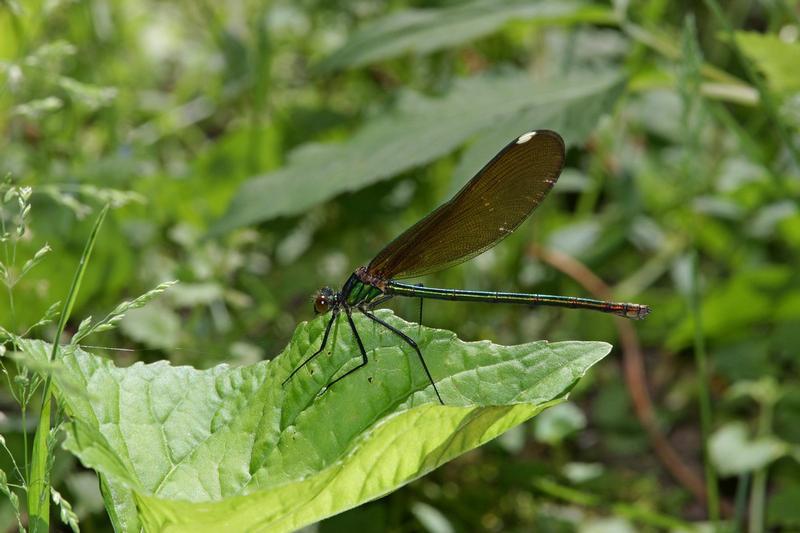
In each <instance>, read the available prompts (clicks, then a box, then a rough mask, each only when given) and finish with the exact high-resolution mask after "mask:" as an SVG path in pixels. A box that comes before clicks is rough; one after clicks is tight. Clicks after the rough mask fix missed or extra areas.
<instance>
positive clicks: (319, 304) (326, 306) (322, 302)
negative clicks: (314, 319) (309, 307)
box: [314, 293, 331, 315]
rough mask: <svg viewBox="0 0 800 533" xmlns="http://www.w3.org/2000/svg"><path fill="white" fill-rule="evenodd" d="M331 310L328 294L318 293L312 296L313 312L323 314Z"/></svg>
mask: <svg viewBox="0 0 800 533" xmlns="http://www.w3.org/2000/svg"><path fill="white" fill-rule="evenodd" d="M330 310H331V301H330V299H329V298H328V295H326V294H322V293H319V294H317V295H316V296H315V297H314V312H315V313H317V314H318V315H323V314H325V313H327V312H328V311H330Z"/></svg>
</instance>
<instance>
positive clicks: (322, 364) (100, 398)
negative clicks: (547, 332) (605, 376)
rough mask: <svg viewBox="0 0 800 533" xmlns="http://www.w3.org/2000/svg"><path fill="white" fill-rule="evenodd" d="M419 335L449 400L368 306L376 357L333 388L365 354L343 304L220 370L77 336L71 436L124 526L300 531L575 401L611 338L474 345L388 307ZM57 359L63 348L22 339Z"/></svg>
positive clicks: (67, 397)
mask: <svg viewBox="0 0 800 533" xmlns="http://www.w3.org/2000/svg"><path fill="white" fill-rule="evenodd" d="M379 313H380V316H381V318H383V319H384V320H387V321H389V322H390V323H391V324H392V325H394V326H396V327H398V328H400V329H401V330H402V331H404V332H405V333H406V334H408V335H410V336H412V337H414V338H416V339H417V340H418V343H419V345H420V347H421V349H422V350H423V353H424V354H425V357H426V361H427V362H428V365H429V367H430V369H431V372H432V374H433V376H434V378H435V379H436V381H437V386H438V387H439V390H440V391H441V393H442V396H443V398H444V400H445V402H446V403H447V405H445V406H441V405H439V404H438V402H437V400H436V397H435V395H434V393H433V390H432V388H431V386H430V384H429V383H428V381H427V379H426V378H425V375H424V373H423V371H422V368H421V366H420V363H419V361H418V359H417V358H416V355H415V354H414V352H412V351H411V350H410V349H408V347H407V346H405V345H403V344H402V343H401V342H400V341H399V340H398V339H397V338H396V337H395V336H394V334H392V333H391V332H389V331H388V330H385V329H384V328H381V327H376V326H375V325H374V324H373V323H372V322H370V321H369V320H368V319H366V317H364V316H362V315H361V314H360V313H356V316H354V319H355V320H356V323H357V326H358V328H359V331H360V333H361V335H362V338H363V341H364V344H365V346H366V347H367V350H368V353H369V358H370V363H369V365H368V366H366V367H365V368H363V369H361V370H359V371H358V372H356V373H355V374H353V375H352V376H349V377H348V378H346V379H345V380H343V381H341V382H339V383H337V384H336V385H335V386H334V387H332V388H331V389H330V390H328V391H327V392H325V393H324V394H322V395H320V394H319V393H320V391H321V390H322V388H323V387H324V385H325V384H326V383H328V382H329V381H330V380H331V378H332V377H334V376H336V375H340V374H341V373H342V372H343V371H344V370H346V369H347V368H351V367H352V366H353V365H355V364H356V363H357V362H358V361H359V360H360V358H359V356H358V355H357V350H356V349H355V346H356V345H355V342H354V339H353V337H352V334H351V333H350V330H349V328H348V327H347V324H346V321H345V320H344V318H343V317H340V319H339V321H338V322H337V324H336V325H335V326H334V329H333V330H332V333H331V338H330V340H329V349H326V351H325V352H323V353H322V354H321V355H320V357H319V358H318V359H317V360H315V361H314V362H313V363H311V364H310V365H309V366H308V367H307V368H305V369H303V370H301V371H300V372H299V373H297V374H296V375H295V376H294V378H293V379H292V380H291V381H289V382H288V383H287V384H286V386H281V383H282V382H283V380H284V379H285V378H286V377H287V376H288V375H289V373H290V371H291V370H292V369H293V368H294V367H295V365H297V364H298V362H300V361H301V360H303V359H304V358H305V357H307V356H308V355H309V354H311V353H313V352H314V351H315V349H316V348H317V347H318V346H319V343H320V341H321V337H322V333H323V330H324V327H325V323H326V320H327V317H320V318H318V319H317V320H314V321H312V322H308V323H303V324H301V325H300V326H298V328H297V329H296V331H295V333H294V335H293V337H292V340H291V342H290V344H289V346H288V347H287V348H286V350H285V351H284V352H283V353H282V354H281V355H279V356H278V357H276V358H275V359H273V360H272V361H268V362H261V363H258V364H255V365H252V366H248V367H239V368H233V367H230V366H228V365H220V366H217V367H214V368H211V369H208V370H197V369H194V368H190V367H185V366H184V367H173V366H170V365H169V364H168V363H166V362H159V363H155V364H149V365H145V364H141V363H137V364H135V365H133V366H131V367H128V368H118V367H116V366H115V365H114V364H113V363H112V362H111V361H109V360H106V359H104V358H102V357H98V356H95V355H92V354H89V353H86V352H84V351H82V350H80V349H78V348H76V347H74V346H73V347H64V349H63V352H64V354H65V355H64V359H63V362H64V365H65V367H66V370H65V371H64V372H63V375H61V376H60V377H59V378H58V379H61V378H68V379H69V380H70V381H72V382H74V381H79V382H80V383H82V384H83V385H84V386H83V388H82V389H80V390H78V389H76V388H75V387H69V388H64V389H63V390H61V391H59V392H60V397H61V399H62V400H63V404H64V405H65V406H66V409H67V412H68V414H69V415H70V417H71V420H70V422H69V423H68V424H67V440H66V443H65V446H66V447H67V449H69V450H70V451H72V452H73V453H74V454H75V455H77V456H78V457H79V458H80V460H81V461H82V462H83V464H84V465H86V466H88V467H91V468H94V469H95V470H96V471H97V472H98V473H99V474H100V476H101V479H102V481H103V493H104V498H105V501H106V504H107V505H110V506H112V509H110V515H111V517H112V519H115V525H116V526H117V528H118V529H120V530H126V531H132V530H136V529H138V528H139V527H140V526H142V527H144V528H145V529H146V530H149V531H155V530H158V531H162V530H169V531H194V532H197V531H245V530H247V531H288V530H293V529H296V528H299V527H301V526H303V525H305V524H310V523H313V522H316V521H318V520H321V519H322V518H324V517H326V516H330V515H333V514H335V513H339V512H341V511H344V510H346V509H349V508H351V507H354V506H356V505H359V504H360V503H363V502H365V501H368V500H372V499H374V498H377V497H379V496H381V495H383V494H386V493H388V492H390V491H392V490H395V489H396V488H398V487H400V486H402V485H404V484H406V483H408V482H409V481H411V480H413V479H415V478H418V477H420V476H422V475H424V474H425V473H427V472H429V471H431V470H432V469H434V468H436V467H437V466H439V465H441V464H443V463H444V462H446V461H449V460H450V459H452V458H454V457H456V456H457V455H459V454H461V453H463V452H465V451H467V450H469V449H472V448H474V447H476V446H478V445H480V444H482V443H484V442H486V441H488V440H490V439H492V438H494V437H496V436H497V435H499V434H500V433H502V432H503V431H505V430H506V429H508V428H510V427H513V426H515V425H517V424H520V423H521V422H523V421H525V420H527V419H529V418H530V417H532V416H534V415H536V414H537V413H539V412H540V411H541V410H542V409H544V408H546V407H548V406H550V405H553V404H556V403H558V402H561V401H563V400H564V399H565V397H566V395H567V393H568V392H569V390H570V389H571V388H572V387H573V386H574V385H575V383H576V382H577V380H578V379H579V378H580V377H581V376H582V375H583V374H584V373H585V372H586V371H587V369H588V368H589V367H591V366H592V365H593V364H594V363H596V362H597V361H599V360H600V359H602V358H603V357H604V356H605V355H606V354H608V352H609V350H610V348H611V347H610V345H608V344H606V343H602V342H558V343H552V344H551V343H547V342H546V341H538V342H532V343H529V344H523V345H519V346H508V347H505V346H498V345H495V344H492V343H491V342H489V341H480V342H463V341H460V340H458V339H457V338H456V336H455V334H454V333H452V332H448V331H444V330H437V329H430V328H425V327H422V328H419V327H418V326H417V325H415V324H409V323H407V322H405V321H403V320H401V319H399V318H397V317H395V316H394V315H393V314H392V313H391V312H389V311H388V310H382V311H380V312H379ZM22 343H23V344H22V345H23V348H24V350H25V351H26V352H28V353H29V354H31V355H34V356H36V357H45V354H46V353H47V350H48V345H47V344H45V343H43V342H40V341H22Z"/></svg>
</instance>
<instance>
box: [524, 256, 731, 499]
mask: <svg viewBox="0 0 800 533" xmlns="http://www.w3.org/2000/svg"><path fill="white" fill-rule="evenodd" d="M532 252H533V255H535V256H536V257H537V258H539V259H540V260H542V261H543V262H545V263H547V264H549V265H550V266H552V267H553V268H555V269H556V270H559V271H560V272H563V273H564V274H566V275H568V276H569V277H571V278H572V279H574V280H575V281H577V282H578V283H579V284H580V285H581V286H582V287H583V288H584V289H586V290H587V291H588V292H590V293H591V294H592V295H593V296H594V297H595V298H601V299H603V300H610V299H611V297H612V295H611V290H610V289H609V287H608V285H606V284H605V283H604V282H603V280H601V279H600V278H599V277H598V276H597V275H595V274H594V272H592V271H591V270H589V268H588V267H587V266H586V265H584V264H583V263H581V262H580V261H578V260H576V259H574V258H573V257H570V256H569V255H567V254H564V253H562V252H558V251H556V250H550V249H547V248H543V247H541V246H536V245H533V247H532ZM614 324H615V325H616V327H617V331H618V333H619V339H620V343H621V344H622V361H623V363H622V366H623V370H624V374H625V383H626V385H627V388H628V392H629V393H630V395H631V401H632V402H633V406H634V410H635V411H636V417H637V418H638V419H639V422H640V423H641V424H642V427H644V429H645V431H646V432H647V436H648V437H649V439H650V443H651V445H652V446H653V449H654V450H655V452H656V455H657V456H658V458H659V460H660V461H661V463H662V464H663V465H664V467H665V468H666V469H667V470H668V471H669V472H670V474H672V476H673V477H674V478H675V479H676V480H677V481H678V482H679V483H680V484H681V485H683V486H684V487H685V488H686V489H687V490H689V491H690V492H691V493H692V494H694V496H695V497H696V498H697V499H698V500H700V501H701V502H705V500H706V490H705V484H704V483H703V480H702V478H701V477H700V475H699V474H697V472H695V471H694V470H693V469H692V468H691V467H689V466H688V465H687V464H686V463H684V461H683V459H682V458H681V456H680V455H679V454H678V452H677V451H675V448H673V447H672V445H671V444H670V442H669V440H667V438H666V436H665V435H664V434H663V433H662V432H661V430H660V429H659V427H658V423H657V421H656V416H655V409H654V408H653V402H652V399H651V398H650V392H649V391H648V390H647V373H646V370H645V365H644V358H643V357H642V348H641V344H640V343H639V337H638V335H637V334H636V330H635V329H634V328H633V326H632V325H631V323H630V321H629V320H627V319H624V318H618V317H615V319H614ZM723 504H725V502H723ZM723 509H724V510H725V511H726V512H729V511H730V505H723Z"/></svg>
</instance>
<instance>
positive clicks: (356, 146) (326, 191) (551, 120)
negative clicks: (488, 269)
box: [215, 71, 622, 232]
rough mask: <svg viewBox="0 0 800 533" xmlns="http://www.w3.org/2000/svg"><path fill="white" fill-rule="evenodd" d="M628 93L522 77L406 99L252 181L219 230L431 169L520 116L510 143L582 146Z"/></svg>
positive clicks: (603, 84) (602, 82) (601, 79)
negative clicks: (546, 137) (542, 137)
mask: <svg viewBox="0 0 800 533" xmlns="http://www.w3.org/2000/svg"><path fill="white" fill-rule="evenodd" d="M621 87H622V78H621V76H620V75H619V73H617V72H616V71H602V72H597V73H593V74H591V75H587V74H586V73H583V74H581V75H576V76H569V77H564V78H556V79H549V80H536V79H534V78H532V77H530V76H528V75H527V74H524V73H519V72H516V73H513V74H505V75H487V76H481V77H476V78H470V79H464V80H459V81H458V82H456V83H455V85H454V87H453V89H452V90H451V91H450V92H449V93H448V94H447V95H446V96H444V97H442V98H425V97H422V96H420V95H417V94H413V93H405V94H404V95H403V96H402V97H401V98H400V101H399V105H398V107H397V108H396V109H395V110H394V111H392V112H390V113H387V114H385V115H383V116H381V117H379V118H376V119H374V120H372V121H371V122H369V123H367V124H366V125H365V126H364V127H363V128H362V129H361V130H360V131H358V132H357V133H356V134H355V135H353V137H352V138H351V139H350V140H349V141H348V142H345V143H338V144H306V145H303V146H301V147H300V148H298V149H297V150H295V151H294V152H292V154H291V155H290V157H289V161H288V164H287V165H286V166H285V167H283V168H282V169H280V170H277V171H275V172H271V173H269V174H266V175H264V176H260V177H256V178H253V179H251V180H248V181H247V182H245V183H244V184H243V186H242V188H241V189H240V190H239V191H238V193H237V194H236V196H235V197H234V199H233V201H232V202H231V205H230V207H229V209H228V212H227V213H226V215H225V216H224V217H223V218H222V219H221V220H220V221H219V222H218V223H217V225H216V227H215V231H216V232H222V231H228V230H230V229H233V228H236V227H239V226H244V225H247V224H253V223H257V222H262V221H265V220H269V219H272V218H275V217H278V216H286V215H294V214H298V213H302V212H304V211H306V210H307V209H309V208H310V207H312V206H314V205H316V204H318V203H320V202H323V201H325V200H328V199H330V198H332V197H334V196H336V195H337V194H340V193H343V192H346V191H353V190H358V189H361V188H363V187H366V186H367V185H370V184H372V183H375V182H377V181H380V180H384V179H388V178H390V177H392V176H395V175H397V174H399V173H401V172H404V171H407V170H409V169H411V168H414V167H417V166H419V165H422V164H425V163H429V162H431V161H433V160H435V159H436V158H438V157H441V156H443V155H446V154H449V153H450V152H452V151H453V150H454V149H456V148H457V147H458V146H459V145H461V144H462V143H463V142H464V141H466V140H467V139H469V138H470V137H472V136H473V135H475V134H476V133H479V132H481V131H483V130H485V129H488V128H495V127H496V126H497V124H498V123H499V122H504V121H509V120H512V121H513V119H514V117H519V116H521V115H524V117H525V126H524V127H522V128H520V127H519V123H518V121H513V122H514V124H513V125H514V126H515V127H516V128H515V129H514V131H508V130H506V131H503V134H504V138H505V142H506V143H507V142H508V141H509V140H510V139H513V138H514V137H515V136H517V135H520V134H521V133H524V132H525V131H528V130H531V129H536V128H553V127H559V128H560V133H561V134H562V136H563V137H564V138H565V139H566V140H567V142H569V143H574V142H580V141H581V140H583V139H582V138H578V137H577V136H578V135H586V134H587V133H588V132H587V128H586V126H585V125H586V124H587V123H591V124H593V123H594V122H595V121H596V120H597V118H598V116H599V113H604V112H607V111H608V109H609V107H608V106H609V105H610V103H612V102H613V100H614V99H615V98H616V96H618V95H619V94H620V89H621ZM597 102H601V103H602V104H603V105H597ZM573 109H580V110H581V111H582V112H581V113H580V114H578V113H575V112H573V111H571V110H573ZM587 110H588V111H587ZM569 118H571V119H572V120H568V119H569ZM573 134H574V135H573ZM492 155H493V154H492ZM487 160H488V158H487ZM484 163H485V161H484ZM466 177H469V176H466ZM465 179H466V178H465Z"/></svg>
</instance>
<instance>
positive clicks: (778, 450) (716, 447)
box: [708, 422, 788, 475]
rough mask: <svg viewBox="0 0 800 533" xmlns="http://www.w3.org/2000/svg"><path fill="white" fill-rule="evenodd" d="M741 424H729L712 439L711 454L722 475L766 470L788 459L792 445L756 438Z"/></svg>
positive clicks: (767, 438)
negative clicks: (781, 458) (777, 460)
mask: <svg viewBox="0 0 800 533" xmlns="http://www.w3.org/2000/svg"><path fill="white" fill-rule="evenodd" d="M748 433H749V431H748V429H747V426H746V425H745V424H743V423H741V422H732V423H730V424H727V425H725V426H723V427H721V428H720V429H718V430H717V431H716V432H714V434H713V435H711V438H710V439H709V442H708V452H709V455H710V456H711V460H712V461H714V464H715V465H716V466H717V469H718V470H719V472H720V474H723V475H736V474H743V473H745V472H750V471H753V470H756V469H759V468H762V467H764V466H766V465H768V464H769V463H771V462H772V461H774V460H775V459H777V458H779V457H781V456H782V455H784V454H785V453H786V452H787V450H788V445H787V444H786V443H785V442H783V441H781V440H779V439H777V438H775V437H771V436H765V437H759V438H752V437H750V436H749V435H748Z"/></svg>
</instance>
